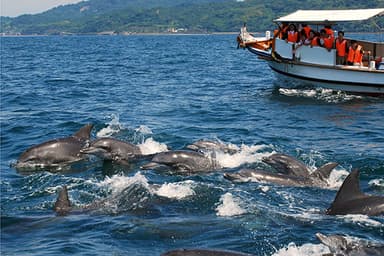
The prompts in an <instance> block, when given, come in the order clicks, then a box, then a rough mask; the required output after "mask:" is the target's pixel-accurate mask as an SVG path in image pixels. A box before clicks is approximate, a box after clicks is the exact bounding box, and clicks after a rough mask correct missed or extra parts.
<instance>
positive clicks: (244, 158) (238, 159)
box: [216, 144, 272, 168]
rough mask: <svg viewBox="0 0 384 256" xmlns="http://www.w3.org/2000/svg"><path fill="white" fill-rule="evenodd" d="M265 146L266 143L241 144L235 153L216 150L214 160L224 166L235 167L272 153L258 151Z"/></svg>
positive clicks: (253, 161)
mask: <svg viewBox="0 0 384 256" xmlns="http://www.w3.org/2000/svg"><path fill="white" fill-rule="evenodd" d="M266 147H267V146H266V145H253V146H247V145H244V144H243V145H241V148H240V150H239V152H237V153H235V154H227V153H223V152H216V161H217V162H218V163H219V164H220V166H222V167H224V168H235V167H239V166H240V165H243V164H246V163H256V162H261V159H263V158H264V157H267V156H270V155H271V154H272V153H270V152H261V153H260V152H258V151H260V150H262V149H264V148H266Z"/></svg>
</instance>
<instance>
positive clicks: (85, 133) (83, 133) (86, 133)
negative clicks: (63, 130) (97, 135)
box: [73, 124, 93, 140]
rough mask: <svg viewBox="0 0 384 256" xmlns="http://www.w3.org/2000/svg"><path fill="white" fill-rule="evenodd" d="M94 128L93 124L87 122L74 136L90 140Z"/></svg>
mask: <svg viewBox="0 0 384 256" xmlns="http://www.w3.org/2000/svg"><path fill="white" fill-rule="evenodd" d="M92 128H93V124H86V125H84V126H83V127H81V128H80V130H78V131H77V132H75V133H74V134H73V137H76V138H79V139H83V140H89V139H90V137H91V130H92Z"/></svg>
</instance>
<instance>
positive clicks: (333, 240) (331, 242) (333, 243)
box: [316, 233, 348, 253]
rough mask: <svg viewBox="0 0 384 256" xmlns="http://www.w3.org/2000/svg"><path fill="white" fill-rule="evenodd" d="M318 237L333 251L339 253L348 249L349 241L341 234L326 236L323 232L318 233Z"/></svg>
mask: <svg viewBox="0 0 384 256" xmlns="http://www.w3.org/2000/svg"><path fill="white" fill-rule="evenodd" d="M316 237H317V238H318V239H319V240H320V242H321V243H323V244H324V245H326V246H327V247H328V248H329V250H330V251H331V252H332V253H337V252H340V251H346V250H347V246H348V241H347V239H345V238H344V237H343V236H340V235H330V236H326V235H323V234H321V233H316Z"/></svg>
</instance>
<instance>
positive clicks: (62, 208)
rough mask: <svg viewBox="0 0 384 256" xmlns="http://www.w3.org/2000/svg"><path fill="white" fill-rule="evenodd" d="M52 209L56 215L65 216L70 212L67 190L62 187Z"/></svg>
mask: <svg viewBox="0 0 384 256" xmlns="http://www.w3.org/2000/svg"><path fill="white" fill-rule="evenodd" d="M53 209H54V211H55V212H56V213H57V215H67V214H68V213H69V212H70V211H71V202H70V201H69V197H68V189H67V187H66V186H63V188H62V189H61V191H60V192H59V195H58V197H57V200H56V203H55V206H54V208H53Z"/></svg>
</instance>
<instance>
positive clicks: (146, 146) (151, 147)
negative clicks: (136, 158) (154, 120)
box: [138, 138, 168, 155]
mask: <svg viewBox="0 0 384 256" xmlns="http://www.w3.org/2000/svg"><path fill="white" fill-rule="evenodd" d="M138 147H139V148H140V151H141V153H142V154H143V155H151V154H155V153H159V152H164V151H167V150H168V147H167V145H166V144H164V143H160V142H157V141H155V140H154V139H153V138H147V139H146V140H145V141H144V142H143V143H142V144H139V145H138Z"/></svg>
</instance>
